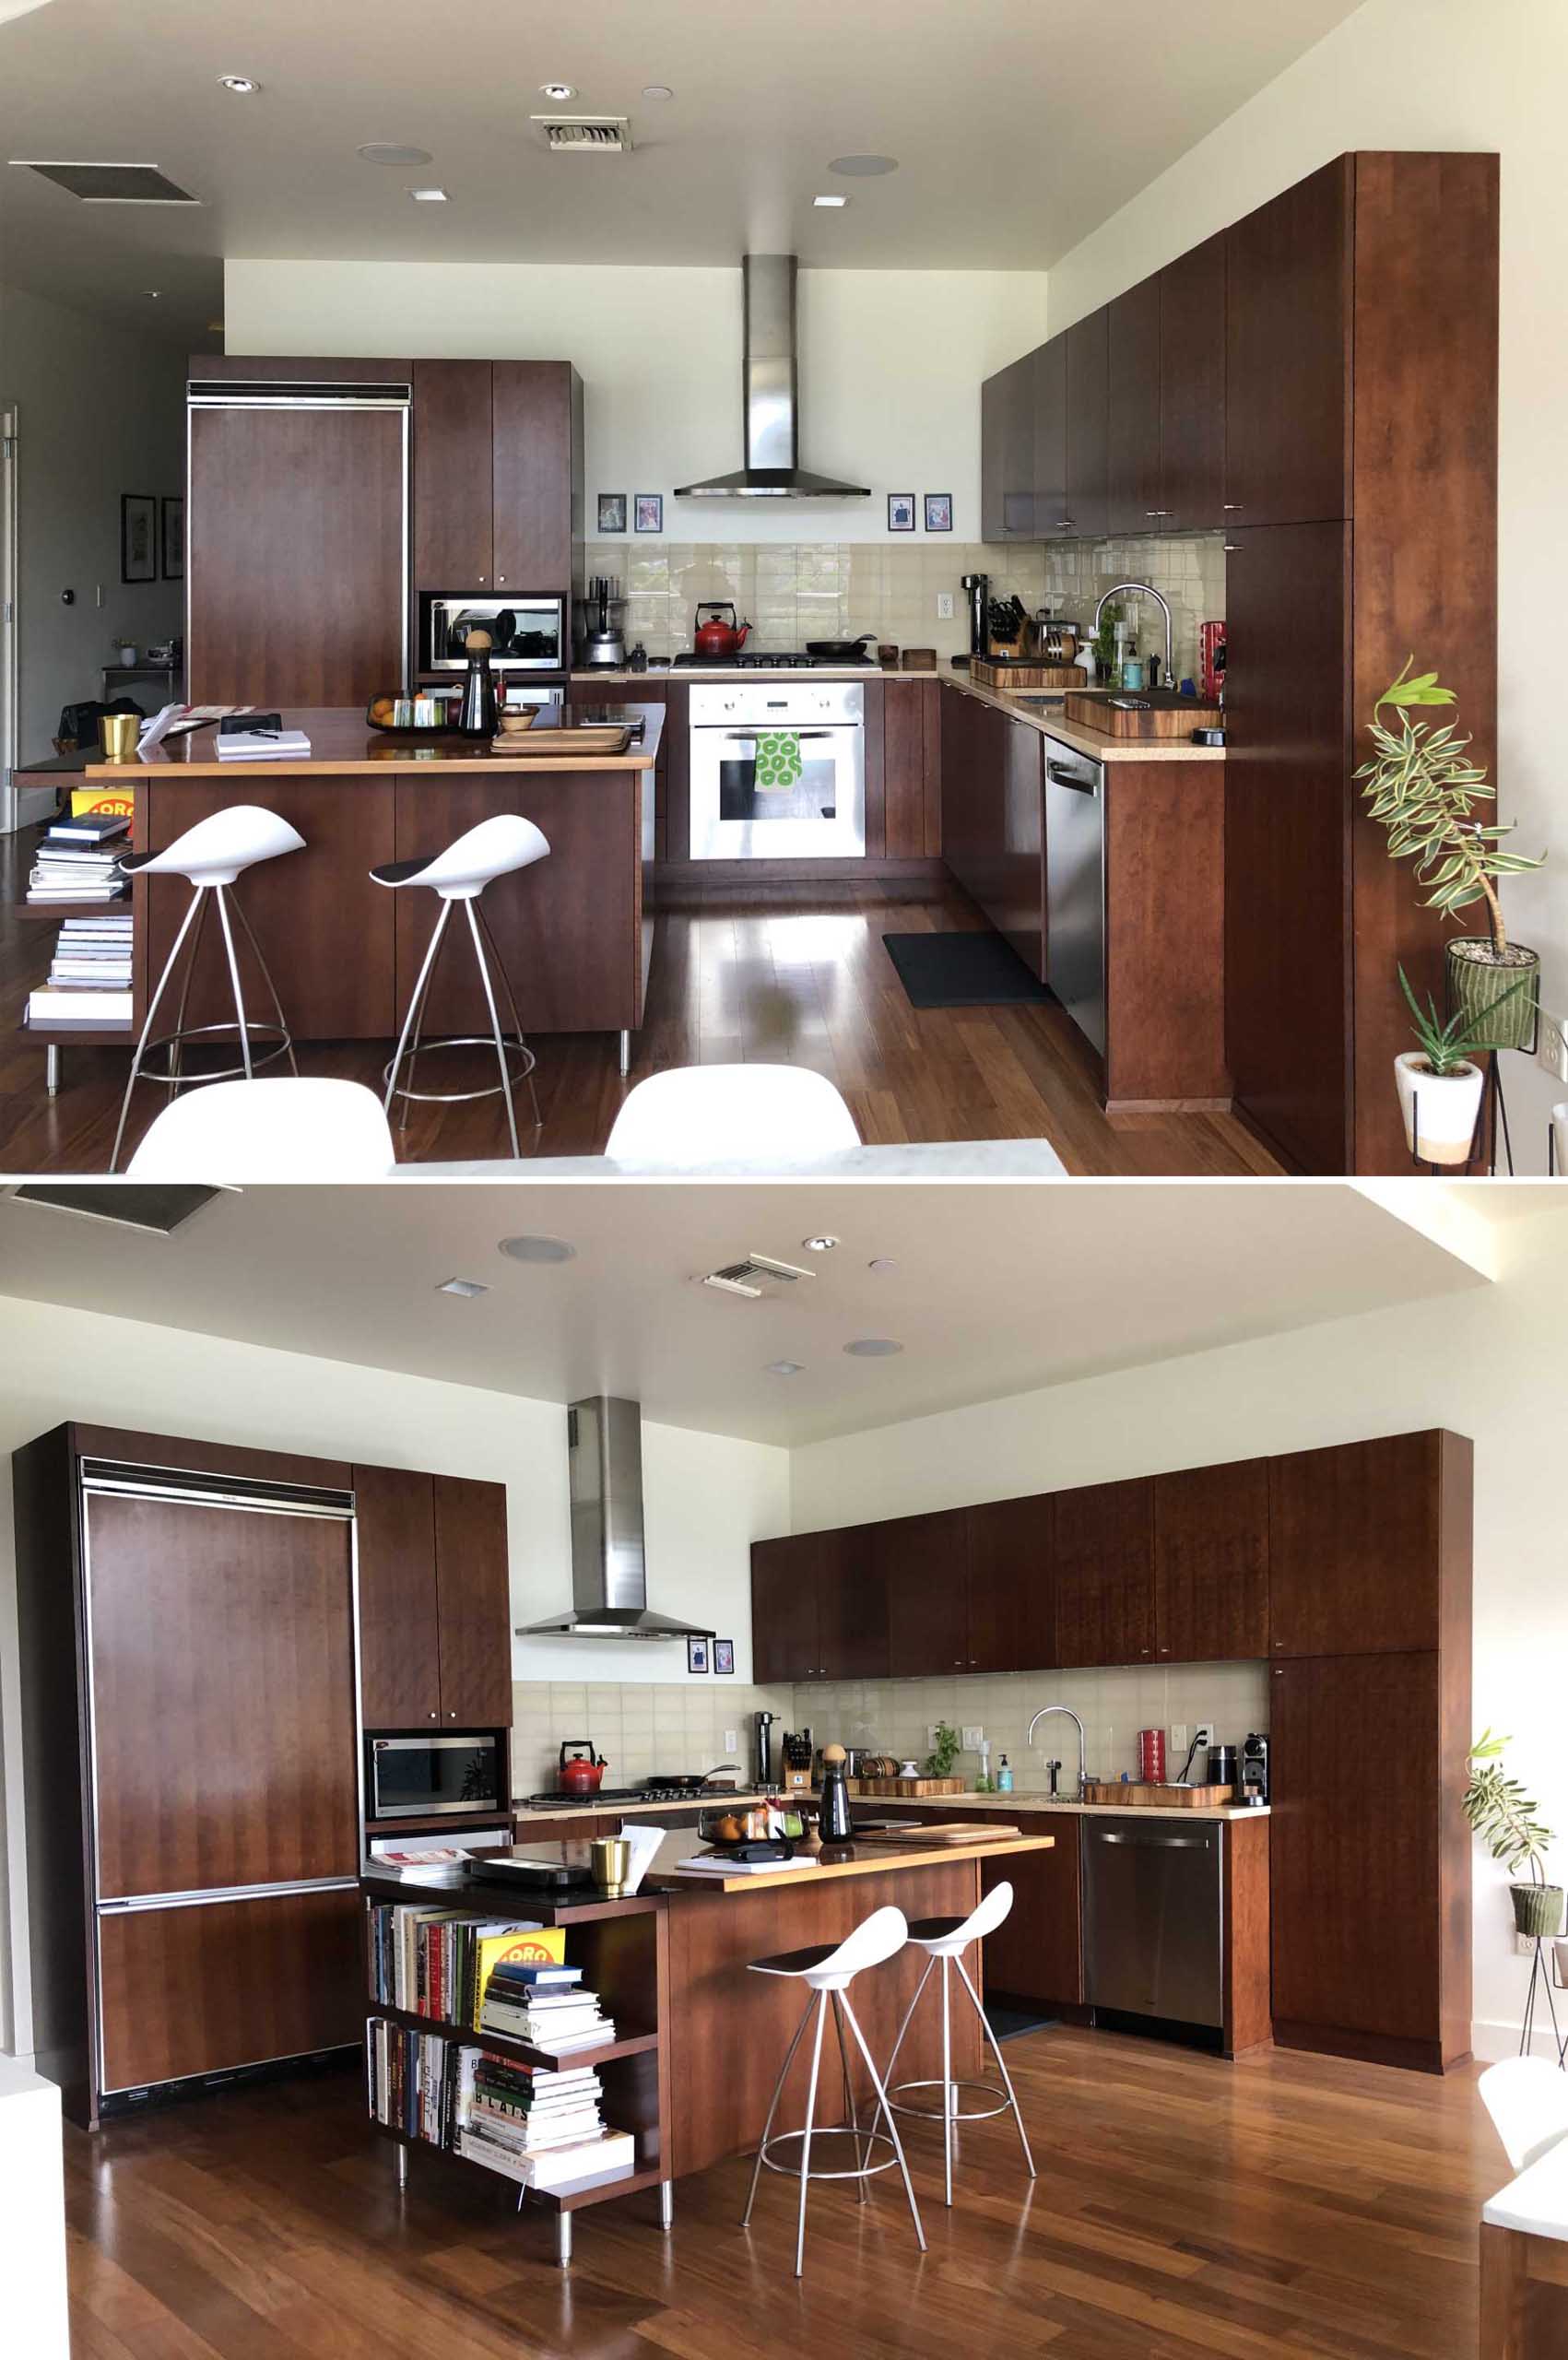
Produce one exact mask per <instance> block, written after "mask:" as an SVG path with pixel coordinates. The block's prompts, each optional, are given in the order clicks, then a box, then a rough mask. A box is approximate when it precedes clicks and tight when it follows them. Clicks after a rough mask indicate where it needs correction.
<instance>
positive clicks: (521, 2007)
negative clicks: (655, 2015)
mask: <svg viewBox="0 0 1568 2360" xmlns="http://www.w3.org/2000/svg"><path fill="white" fill-rule="evenodd" d="M582 1984H583V1970H582V1968H581V1967H580V1966H548V1965H534V1964H532V1963H530V1962H528V1961H526V1960H521V1959H517V1960H504V1959H503V1960H501V1961H498V1963H497V1964H496V1965H495V1966H494V1967H493V1968H492V1969H491V1972H490V1976H489V1981H488V1982H487V1984H486V1986H485V1997H484V2005H483V2007H482V2008H481V2010H480V2012H479V2030H480V2031H481V2032H501V2033H505V2034H506V2035H508V2037H509V2038H510V2039H513V2040H525V2041H526V2042H527V2043H528V2046H529V2047H531V2048H543V2049H545V2050H547V2051H548V2054H549V2055H550V2056H551V2057H569V2056H571V2055H572V2053H573V2052H574V2051H575V2050H577V2049H580V2048H602V2047H604V2046H605V2044H606V2042H607V2041H612V2040H613V2039H614V2038H615V2024H614V2021H613V2019H612V2018H611V2017H609V2016H607V2015H606V2014H605V2012H604V2011H603V2009H602V2008H601V2007H600V2005H599V1995H598V1993H597V1992H596V1991H584V1989H583V1988H582Z"/></svg>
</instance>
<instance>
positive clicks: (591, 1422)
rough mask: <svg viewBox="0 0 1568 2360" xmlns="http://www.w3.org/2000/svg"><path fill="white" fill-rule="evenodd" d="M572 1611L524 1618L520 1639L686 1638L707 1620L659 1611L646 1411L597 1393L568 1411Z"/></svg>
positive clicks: (699, 1632)
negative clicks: (650, 1535)
mask: <svg viewBox="0 0 1568 2360" xmlns="http://www.w3.org/2000/svg"><path fill="white" fill-rule="evenodd" d="M566 1421H567V1468H568V1475H569V1481H570V1489H571V1497H572V1610H571V1611H570V1613H566V1614H551V1615H548V1616H547V1617H546V1619H545V1620H544V1621H543V1622H522V1623H519V1624H518V1626H517V1636H518V1637H519V1638H520V1639H686V1638H690V1637H692V1636H694V1635H695V1636H706V1635H707V1628H706V1625H705V1624H702V1623H698V1622H679V1621H678V1620H677V1619H676V1618H675V1617H674V1616H672V1615H668V1614H655V1613H654V1611H652V1609H651V1608H650V1607H649V1604H648V1584H647V1563H646V1559H645V1557H644V1554H643V1411H642V1407H641V1404H640V1403H638V1402H636V1401H620V1400H617V1399H615V1398H613V1397H612V1396H611V1395H609V1394H607V1393H596V1394H594V1395H592V1396H591V1397H590V1398H589V1399H587V1400H586V1401H573V1402H572V1404H571V1405H570V1406H569V1408H568V1410H567V1412H566Z"/></svg>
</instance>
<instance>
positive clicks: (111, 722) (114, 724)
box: [98, 713, 142, 762]
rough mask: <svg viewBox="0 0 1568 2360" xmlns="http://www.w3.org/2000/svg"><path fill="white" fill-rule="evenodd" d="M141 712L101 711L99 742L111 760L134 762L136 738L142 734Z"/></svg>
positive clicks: (106, 756) (106, 757) (107, 757)
mask: <svg viewBox="0 0 1568 2360" xmlns="http://www.w3.org/2000/svg"><path fill="white" fill-rule="evenodd" d="M141 726H142V717H141V715H140V714H139V713H100V714H99V716H98V742H99V744H100V746H101V747H102V749H103V756H104V760H105V761H110V762H133V761H135V760H136V740H137V738H138V737H139V736H140V735H141Z"/></svg>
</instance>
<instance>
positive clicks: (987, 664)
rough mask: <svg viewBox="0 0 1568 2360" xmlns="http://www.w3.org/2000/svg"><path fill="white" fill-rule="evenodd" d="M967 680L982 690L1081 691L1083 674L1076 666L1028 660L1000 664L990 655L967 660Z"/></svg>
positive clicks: (976, 656)
mask: <svg viewBox="0 0 1568 2360" xmlns="http://www.w3.org/2000/svg"><path fill="white" fill-rule="evenodd" d="M969 677H970V678H971V679H972V680H976V681H978V682H979V684H980V686H981V687H982V688H983V689H1081V688H1082V686H1083V673H1082V671H1081V670H1080V669H1079V666H1078V665H1076V664H1039V663H1034V662H1032V661H1031V660H1030V659H1029V658H1028V657H1020V658H1019V660H1018V661H1017V662H1016V663H1004V662H1002V661H1001V660H1000V659H999V658H997V657H996V656H992V655H973V656H971V658H970V663H969Z"/></svg>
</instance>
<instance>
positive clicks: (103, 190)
mask: <svg viewBox="0 0 1568 2360" xmlns="http://www.w3.org/2000/svg"><path fill="white" fill-rule="evenodd" d="M11 161H12V162H13V163H14V164H18V165H19V166H20V167H21V168H22V170H23V171H29V172H37V173H38V174H39V176H40V178H41V179H42V180H46V181H53V183H55V185H56V187H58V188H63V189H66V190H68V191H69V193H70V195H72V196H79V197H80V198H81V200H82V203H83V204H84V205H199V204H200V203H201V198H200V197H199V196H193V195H191V192H190V190H189V189H188V188H182V187H181V186H180V184H179V183H178V182H177V181H171V179H170V178H169V176H168V174H167V173H166V172H160V171H159V169H158V166H157V165H156V164H53V163H38V162H35V161H34V160H33V159H31V158H30V157H27V156H13V158H12V159H11Z"/></svg>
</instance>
